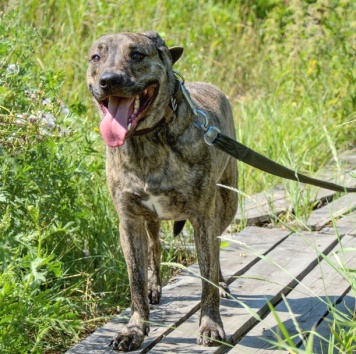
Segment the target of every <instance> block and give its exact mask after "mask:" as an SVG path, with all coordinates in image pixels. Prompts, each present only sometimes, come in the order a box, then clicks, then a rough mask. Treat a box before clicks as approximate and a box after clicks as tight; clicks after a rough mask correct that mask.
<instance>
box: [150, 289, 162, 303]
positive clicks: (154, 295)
mask: <svg viewBox="0 0 356 354" xmlns="http://www.w3.org/2000/svg"><path fill="white" fill-rule="evenodd" d="M161 295H162V288H161V286H160V285H149V286H148V301H149V303H150V304H151V305H156V304H159V302H160V300H161Z"/></svg>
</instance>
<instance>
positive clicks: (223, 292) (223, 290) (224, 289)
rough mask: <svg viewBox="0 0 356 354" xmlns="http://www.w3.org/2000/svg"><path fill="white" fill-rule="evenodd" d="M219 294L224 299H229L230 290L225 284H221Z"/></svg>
mask: <svg viewBox="0 0 356 354" xmlns="http://www.w3.org/2000/svg"><path fill="white" fill-rule="evenodd" d="M219 294H220V297H222V298H224V299H227V298H228V297H229V294H230V289H229V287H228V286H227V284H226V283H225V282H219Z"/></svg>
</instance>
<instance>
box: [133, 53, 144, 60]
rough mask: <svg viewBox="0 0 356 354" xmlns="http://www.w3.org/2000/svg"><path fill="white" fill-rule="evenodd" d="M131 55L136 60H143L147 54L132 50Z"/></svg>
mask: <svg viewBox="0 0 356 354" xmlns="http://www.w3.org/2000/svg"><path fill="white" fill-rule="evenodd" d="M130 57H131V59H132V60H134V61H141V60H143V59H144V57H145V55H144V54H142V53H140V52H132V53H131V55H130Z"/></svg>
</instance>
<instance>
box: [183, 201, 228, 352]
mask: <svg viewBox="0 0 356 354" xmlns="http://www.w3.org/2000/svg"><path fill="white" fill-rule="evenodd" d="M214 209H215V205H212V206H211V210H210V211H209V212H208V213H207V211H205V213H204V215H201V216H197V217H194V218H192V219H190V221H191V224H192V225H193V228H194V239H195V245H196V248H197V255H198V263H199V267H200V274H201V276H202V296H201V316H200V328H199V336H198V339H197V343H198V344H202V345H205V346H213V345H218V342H219V341H224V340H225V332H224V329H223V324H222V321H221V317H220V313H219V303H220V299H219V287H218V284H219V239H218V238H217V232H218V228H217V225H216V222H215V219H214V213H215V210H214Z"/></svg>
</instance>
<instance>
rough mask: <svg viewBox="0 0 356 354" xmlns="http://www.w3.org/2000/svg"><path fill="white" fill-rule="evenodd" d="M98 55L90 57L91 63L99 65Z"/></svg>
mask: <svg viewBox="0 0 356 354" xmlns="http://www.w3.org/2000/svg"><path fill="white" fill-rule="evenodd" d="M100 59H101V58H100V55H98V54H94V55H93V56H92V57H91V62H92V63H99V61H100Z"/></svg>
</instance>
